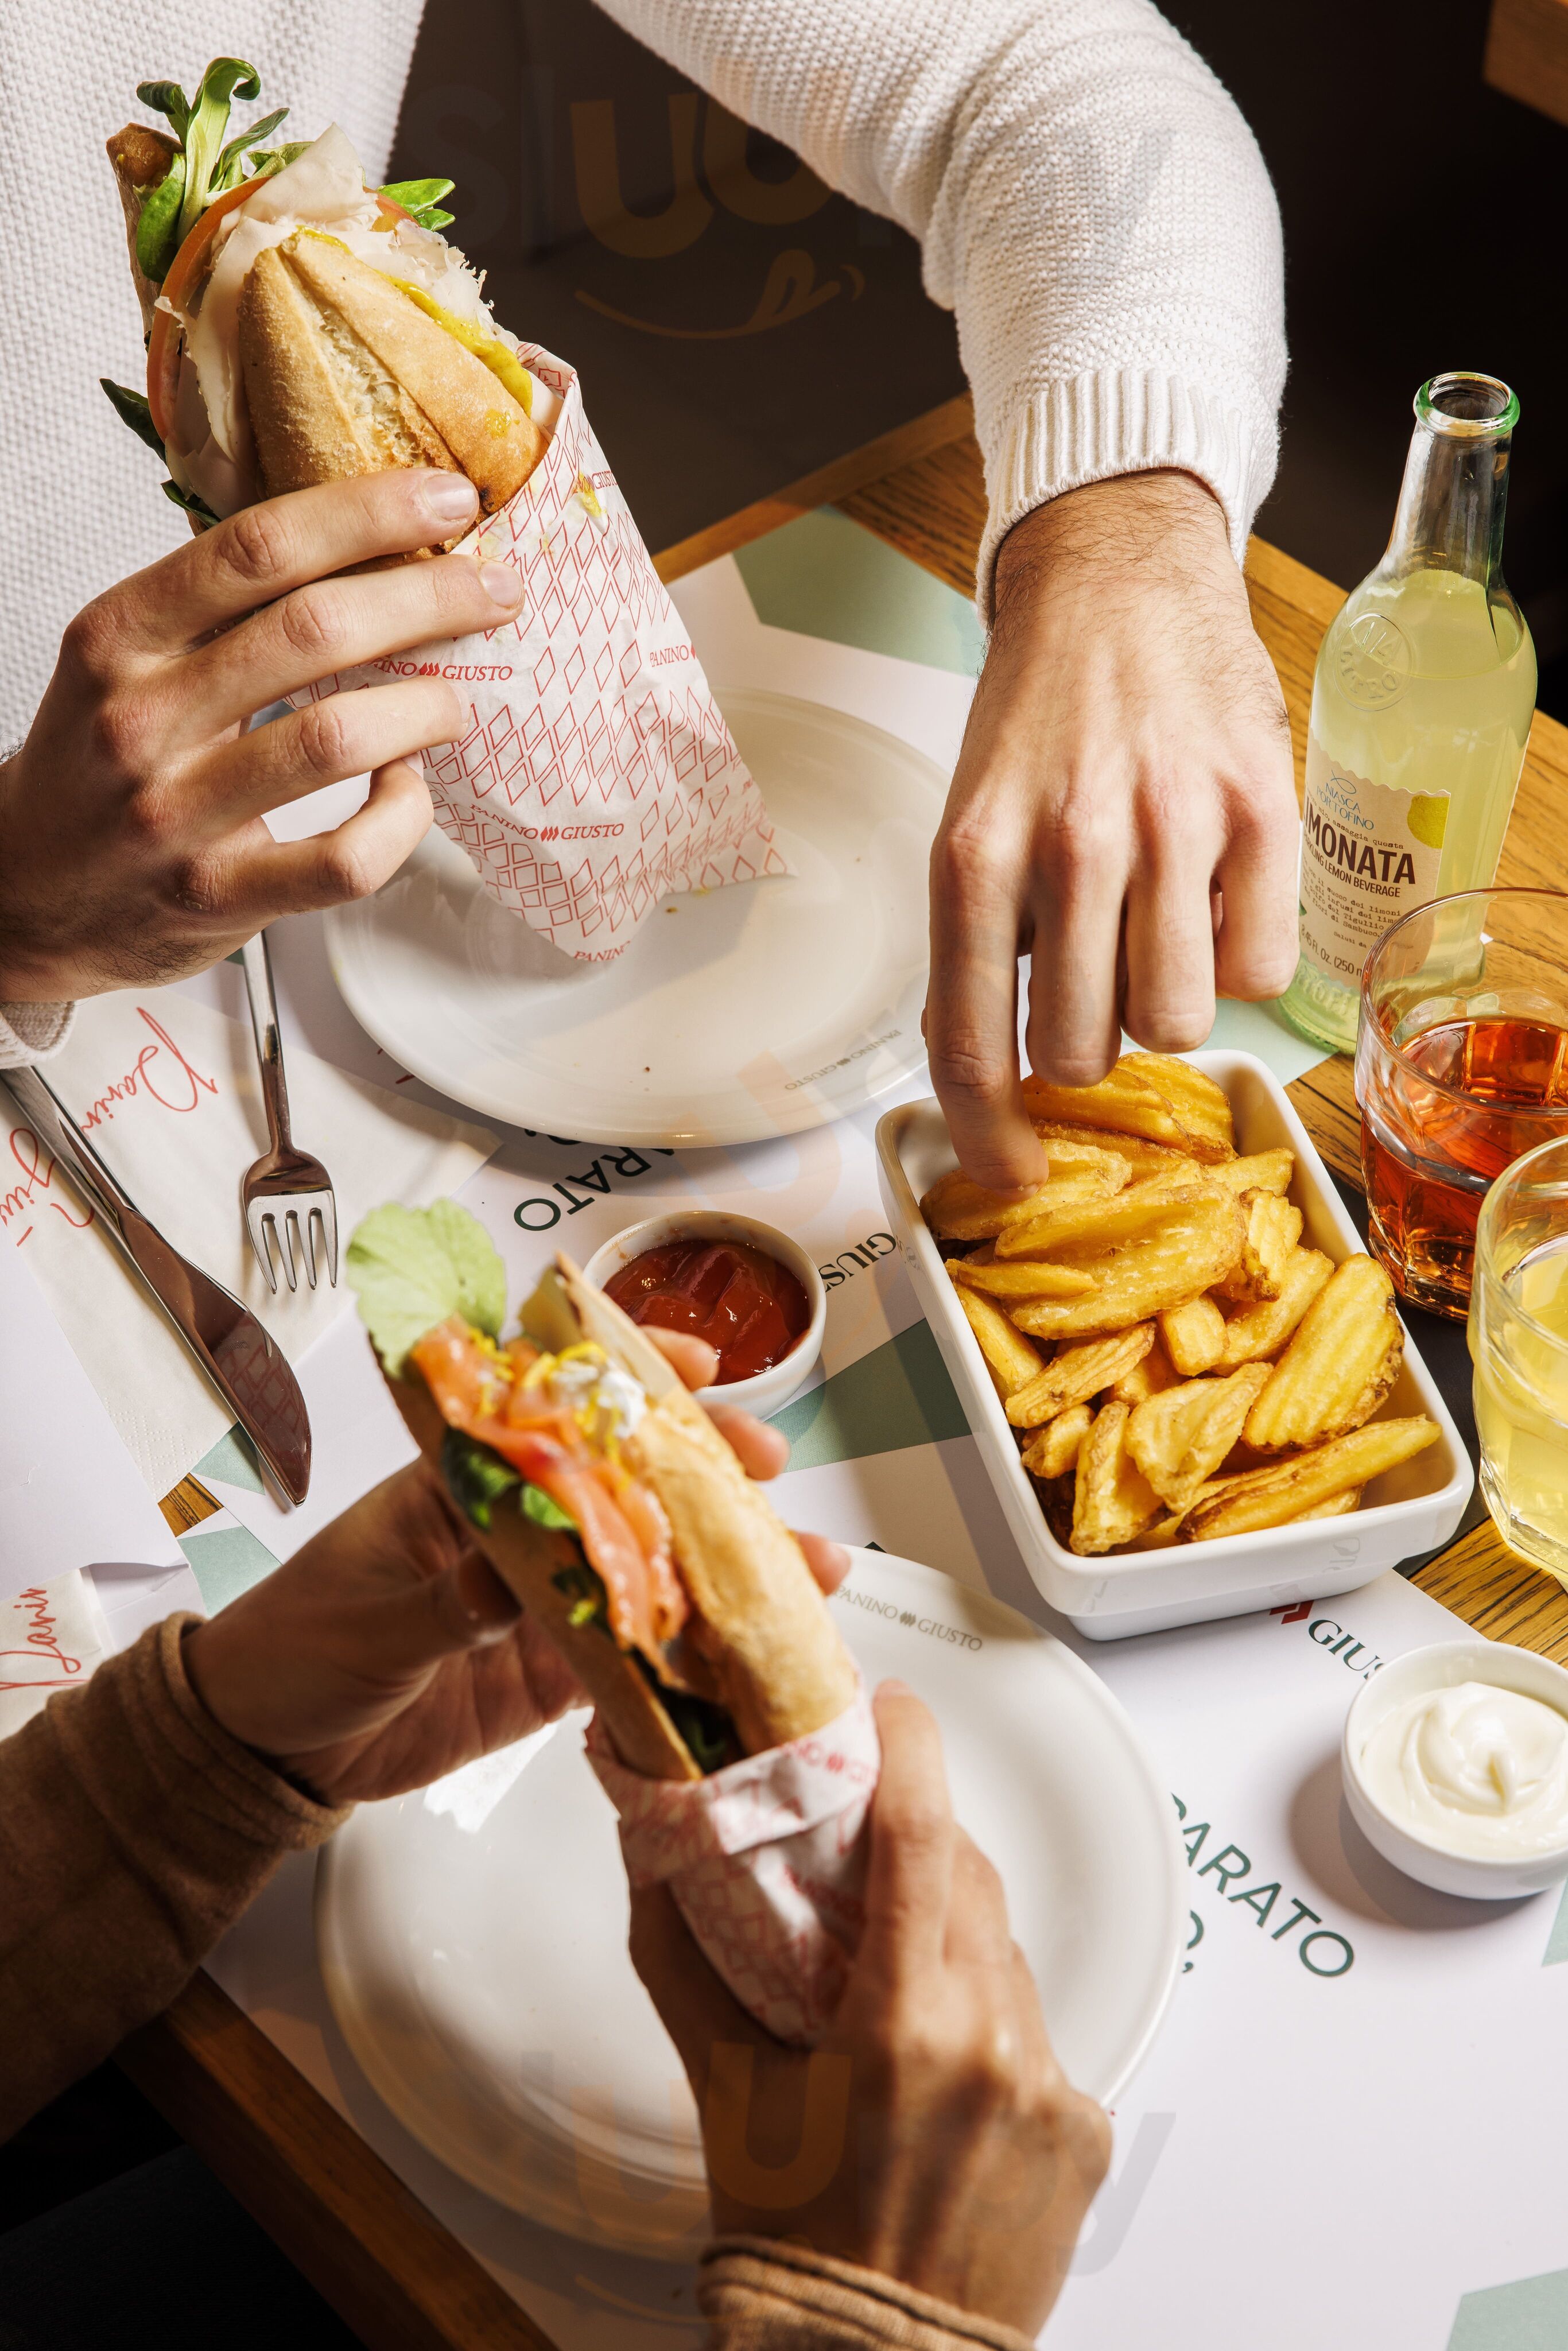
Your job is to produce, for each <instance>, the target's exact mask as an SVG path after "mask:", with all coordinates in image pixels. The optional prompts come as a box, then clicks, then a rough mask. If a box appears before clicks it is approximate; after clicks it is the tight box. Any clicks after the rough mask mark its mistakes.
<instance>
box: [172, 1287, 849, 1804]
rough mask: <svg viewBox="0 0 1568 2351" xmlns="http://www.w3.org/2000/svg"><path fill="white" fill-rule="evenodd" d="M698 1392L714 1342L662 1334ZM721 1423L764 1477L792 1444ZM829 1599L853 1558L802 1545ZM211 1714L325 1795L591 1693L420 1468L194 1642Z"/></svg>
mask: <svg viewBox="0 0 1568 2351" xmlns="http://www.w3.org/2000/svg"><path fill="white" fill-rule="evenodd" d="M659 1343H660V1344H661V1346H662V1347H663V1349H664V1353H667V1354H668V1355H669V1357H670V1359H671V1361H672V1362H673V1363H674V1364H675V1367H676V1369H677V1370H678V1371H679V1372H680V1373H681V1374H682V1376H683V1378H685V1381H686V1382H687V1384H688V1385H689V1386H692V1387H700V1386H701V1385H702V1384H704V1382H705V1381H706V1380H707V1379H709V1378H711V1376H712V1374H713V1368H714V1358H713V1350H712V1348H711V1347H706V1346H705V1345H703V1344H702V1343H701V1342H700V1341H697V1340H693V1339H686V1338H684V1337H682V1336H680V1335H679V1334H664V1333H662V1334H661V1336H660V1342H659ZM714 1419H715V1422H716V1426H718V1427H719V1428H720V1429H721V1431H722V1433H723V1435H724V1436H725V1437H726V1438H727V1440H728V1442H729V1444H730V1446H731V1447H732V1448H733V1450H734V1452H735V1454H736V1456H737V1459H738V1460H739V1462H740V1464H741V1467H742V1468H744V1469H745V1470H746V1471H747V1475H748V1476H750V1477H753V1478H758V1479H768V1478H772V1477H776V1476H777V1475H778V1473H779V1470H780V1469H782V1468H783V1467H784V1463H785V1460H786V1459H787V1458H788V1451H789V1448H788V1447H787V1446H786V1444H785V1442H784V1439H783V1438H782V1437H780V1436H779V1434H778V1432H777V1431H776V1430H774V1429H770V1428H766V1427H764V1426H763V1425H762V1423H761V1422H760V1421H757V1420H753V1419H752V1418H751V1416H750V1415H749V1414H747V1413H742V1412H735V1411H727V1412H725V1411H721V1412H719V1413H717V1414H716V1415H715V1416H714ZM800 1544H801V1548H802V1550H803V1551H804V1552H805V1554H806V1558H807V1560H808V1562H809V1563H810V1568H811V1571H812V1573H813V1574H814V1575H815V1576H816V1578H817V1580H818V1582H819V1583H821V1586H822V1588H823V1589H824V1590H825V1591H831V1590H832V1589H833V1588H834V1586H835V1585H836V1584H837V1583H839V1582H840V1581H841V1578H842V1575H843V1573H844V1569H845V1566H846V1564H847V1562H846V1560H845V1556H844V1553H843V1552H841V1550H840V1549H839V1546H838V1545H837V1544H836V1543H830V1542H826V1541H823V1540H822V1538H821V1537H820V1536H814V1535H805V1536H802V1537H800ZM185 1666H186V1671H187V1673H188V1674H189V1676H190V1678H191V1681H192V1683H193V1686H194V1687H195V1689H196V1690H197V1692H198V1694H199V1696H200V1697H201V1699H202V1701H203V1703H204V1706H205V1707H206V1708H207V1709H208V1711H209V1713H211V1714H212V1715H214V1717H215V1718H216V1719H217V1720H218V1721H219V1722H221V1723H222V1724H223V1726H224V1728H225V1729H226V1730H228V1731H231V1732H232V1733H233V1735H234V1736H235V1738H236V1739H239V1740H243V1741H244V1743H245V1744H246V1746H247V1747H254V1748H256V1750H258V1751H260V1752H261V1753H262V1754H264V1755H266V1756H267V1757H268V1759H269V1760H271V1761H273V1762H275V1763H277V1765H279V1766H280V1768H281V1769H282V1770H284V1771H287V1773H288V1774H289V1775H290V1777H292V1778H294V1779H297V1780H299V1781H301V1782H304V1783H306V1784H307V1785H308V1787H309V1788H310V1790H311V1792H313V1793H314V1794H316V1795H317V1796H319V1798H320V1800H321V1801H322V1802H324V1803H328V1804H344V1803H352V1802H372V1801H374V1800H375V1799H376V1798H378V1797H382V1796H392V1795H397V1794H399V1793H401V1792H402V1791H403V1790H404V1789H408V1788H417V1787H421V1786H423V1784H424V1782H427V1781H429V1780H434V1779H439V1778H440V1777H441V1775H442V1774H443V1773H444V1772H446V1771H455V1770H456V1769H457V1768H458V1766H459V1765H460V1764H463V1763H467V1762H470V1761H472V1760H473V1759H474V1757H475V1756H476V1755H486V1754H489V1753H491V1752H492V1751H493V1750H495V1749H497V1748H498V1747H505V1746H507V1745H508V1744H509V1743H510V1742H511V1741H512V1740H516V1739H521V1738H525V1737H526V1736H527V1735H528V1732H529V1731H531V1730H537V1729H539V1728H540V1726H541V1725H542V1724H544V1723H546V1722H552V1721H553V1720H554V1719H556V1717H557V1716H558V1715H559V1714H561V1713H562V1712H563V1711H564V1710H565V1708H567V1707H569V1706H570V1705H572V1704H573V1703H574V1702H575V1703H580V1702H581V1700H582V1691H581V1689H580V1687H579V1685H578V1682H577V1679H576V1677H575V1676H574V1675H573V1673H572V1672H571V1669H570V1667H569V1666H568V1665H567V1664H566V1663H565V1661H564V1660H563V1658H562V1656H561V1654H560V1651H559V1649H558V1648H557V1647H556V1646H554V1644H553V1643H552V1642H551V1641H550V1640H549V1638H548V1637H547V1635H545V1634H544V1632H543V1631H542V1629H541V1627H540V1624H539V1620H538V1616H537V1615H534V1614H523V1612H522V1611H521V1610H520V1609H519V1607H518V1604H517V1601H516V1600H515V1599H514V1598H513V1596H512V1594H511V1593H510V1592H508V1591H507V1587H506V1585H505V1584H504V1583H502V1582H501V1580H500V1578H499V1576H498V1575H497V1573H496V1572H495V1570H494V1569H493V1568H492V1567H491V1566H490V1565H489V1564H488V1562H487V1561H486V1558H485V1556H484V1554H483V1552H481V1551H480V1550H479V1548H478V1546H477V1545H476V1542H475V1540H474V1537H473V1534H472V1532H471V1531H470V1530H469V1527H468V1525H467V1523H466V1521H465V1520H464V1518H463V1516H462V1514H461V1512H460V1511H459V1510H457V1508H456V1506H455V1503H454V1502H453V1501H452V1499H451V1497H450V1495H449V1494H448V1492H447V1490H446V1488H445V1486H444V1483H443V1481H442V1479H441V1477H440V1474H439V1472H438V1471H437V1470H435V1469H434V1468H432V1467H431V1465H430V1464H428V1463H427V1462H424V1461H418V1462H415V1463H413V1466H412V1467H411V1468H407V1469H403V1470H400V1471H399V1472H398V1474H397V1475H396V1476H395V1477H393V1478H389V1479H386V1480H385V1481H384V1482H383V1483H382V1485H380V1486H377V1487H375V1488H374V1489H372V1490H371V1492H370V1493H368V1494H366V1495H365V1496H363V1498H362V1499H361V1500H360V1501H358V1502H356V1503H355V1504H354V1505H353V1506H352V1508H351V1509H350V1510H345V1511H344V1513H343V1515H342V1517H341V1518H340V1519H337V1520H334V1521H333V1523H332V1524H331V1525H330V1526H329V1527H327V1528H324V1529H323V1530H322V1531H321V1533H320V1534H319V1535H317V1536H316V1537H315V1538H314V1540H313V1541H310V1542H308V1543H307V1544H305V1546H304V1547H303V1548H302V1549H301V1550H300V1551H298V1552H296V1553H295V1555H294V1557H293V1558H292V1559H291V1560H288V1561H287V1562H285V1564H284V1565H283V1566H282V1567H280V1568H278V1569H277V1572H276V1573H274V1574H272V1575H270V1576H268V1577H267V1581H266V1582H265V1583H258V1584H257V1585H256V1586H255V1588H254V1589H253V1590H252V1591H250V1592H248V1593H246V1594H245V1595H244V1597H243V1598H242V1599H239V1600H236V1601H234V1602H231V1604H230V1605H229V1606H228V1607H227V1608H225V1609H224V1610H223V1611H222V1612H221V1613H220V1614H218V1615H216V1616H214V1617H213V1618H212V1619H211V1620H210V1621H209V1622H208V1623H207V1624H205V1625H199V1626H198V1627H197V1628H196V1630H195V1631H194V1632H193V1633H192V1634H190V1635H188V1637H187V1640H186V1643H185Z"/></svg>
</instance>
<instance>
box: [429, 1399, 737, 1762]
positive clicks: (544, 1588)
mask: <svg viewBox="0 0 1568 2351" xmlns="http://www.w3.org/2000/svg"><path fill="white" fill-rule="evenodd" d="M387 1384H388V1386H389V1387H390V1388H391V1390H392V1395H393V1397H394V1398H395V1400H396V1403H397V1407H398V1410H399V1411H400V1412H401V1413H402V1417H403V1421H404V1423H405V1425H406V1426H407V1428H408V1432H409V1434H410V1436H411V1437H413V1441H414V1443H415V1444H416V1445H417V1446H418V1447H419V1449H420V1451H421V1452H422V1453H423V1456H424V1458H425V1459H426V1460H427V1461H428V1462H429V1463H430V1464H431V1465H432V1467H433V1468H436V1470H437V1472H438V1474H439V1468H440V1461H441V1447H442V1443H443V1440H444V1437H445V1435H446V1423H445V1422H444V1420H443V1419H442V1417H441V1414H440V1412H439V1411H438V1410H437V1408H436V1405H435V1399H434V1396H433V1395H431V1393H430V1391H429V1389H428V1388H427V1387H426V1386H425V1385H424V1384H423V1381H422V1380H414V1379H406V1380H389V1381H388V1383H387ZM469 1532H470V1534H471V1535H472V1537H473V1539H474V1541H475V1542H476V1543H477V1544H478V1546H479V1548H480V1550H481V1551H482V1552H484V1553H485V1556H486V1559H487V1560H488V1561H489V1562H490V1564H491V1566H492V1567H493V1568H494V1569H495V1571H496V1573H497V1575H498V1576H499V1577H500V1579H501V1581H502V1583H504V1584H505V1585H506V1586H507V1590H508V1591H509V1592H510V1593H513V1595H514V1596H515V1597H516V1598H517V1600H518V1601H520V1602H521V1604H522V1605H523V1606H524V1607H525V1608H526V1609H527V1610H528V1614H529V1615H530V1616H532V1617H534V1618H536V1619H537V1621H538V1623H539V1624H540V1625H542V1626H543V1627H544V1629H545V1631H546V1632H547V1633H548V1634H549V1636H550V1639H551V1640H552V1641H553V1642H554V1643H555V1645H556V1647H557V1648H558V1649H559V1651H560V1653H561V1655H562V1656H563V1657H564V1658H565V1659H566V1661H567V1663H568V1665H569V1666H570V1667H571V1669H572V1671H573V1673H575V1674H576V1676H577V1678H578V1680H579V1681H580V1683H581V1684H582V1687H583V1688H584V1689H585V1690H586V1691H587V1692H588V1695H589V1697H590V1698H591V1699H592V1700H593V1703H594V1705H595V1706H596V1707H597V1708H598V1709H599V1712H600V1715H601V1719H602V1720H603V1723H604V1727H605V1729H606V1730H607V1731H608V1732H609V1733H610V1737H611V1740H612V1744H613V1746H614V1749H615V1751H616V1753H617V1754H618V1755H619V1756H620V1758H621V1760H622V1762H623V1763H624V1764H625V1765H626V1766H627V1768H628V1770H630V1771H640V1772H641V1773H642V1774H643V1778H644V1779H646V1780H698V1779H700V1778H701V1777H702V1774H701V1772H700V1771H698V1769H697V1766H696V1764H695V1762H694V1761H693V1760H692V1756H691V1753H690V1750H688V1749H687V1747H686V1744H685V1740H683V1739H682V1738H681V1737H680V1735H679V1733H678V1732H677V1730H676V1729H675V1727H674V1723H673V1722H672V1721H671V1720H670V1718H669V1716H668V1715H667V1714H666V1713H665V1711H664V1708H663V1706H661V1704H660V1703H659V1698H658V1696H657V1693H656V1692H655V1691H654V1690H653V1689H652V1688H651V1687H649V1684H648V1681H647V1677H645V1675H644V1674H643V1672H642V1670H641V1668H640V1667H638V1666H637V1665H636V1663H635V1662H634V1660H633V1659H632V1658H631V1657H629V1656H627V1655H626V1654H625V1652H624V1650H622V1649H618V1648H617V1647H616V1646H615V1644H614V1642H613V1641H611V1640H607V1639H606V1637H605V1635H604V1633H603V1631H602V1629H601V1628H600V1627H598V1626H595V1625H574V1624H573V1623H572V1621H571V1609H572V1603H571V1601H570V1599H569V1598H568V1596H567V1595H566V1593H563V1592H560V1591H559V1590H558V1589H557V1587H556V1585H555V1583H554V1582H553V1581H552V1579H553V1577H554V1576H555V1575H556V1574H558V1573H559V1571H560V1569H561V1568H562V1567H565V1566H568V1565H570V1563H571V1562H573V1561H575V1560H576V1559H577V1558H578V1557H579V1556H580V1554H579V1552H578V1549H577V1545H576V1544H575V1543H574V1542H573V1541H572V1540H571V1538H570V1535H560V1534H551V1533H550V1532H549V1530H548V1529H546V1528H544V1527H540V1526H536V1525H535V1523H534V1521H533V1520H532V1519H526V1518H525V1517H524V1516H523V1514H522V1512H521V1511H520V1510H508V1509H507V1505H506V1502H505V1499H502V1500H501V1501H499V1502H497V1504H496V1505H495V1507H494V1508H493V1509H492V1510H491V1512H490V1523H489V1526H488V1527H470V1529H469Z"/></svg>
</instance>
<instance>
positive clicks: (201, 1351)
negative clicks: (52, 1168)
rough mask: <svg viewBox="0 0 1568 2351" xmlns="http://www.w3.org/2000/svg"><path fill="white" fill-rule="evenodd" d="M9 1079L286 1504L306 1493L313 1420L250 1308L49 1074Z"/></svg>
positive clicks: (22, 1073) (8, 1075)
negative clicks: (190, 1251)
mask: <svg viewBox="0 0 1568 2351" xmlns="http://www.w3.org/2000/svg"><path fill="white" fill-rule="evenodd" d="M5 1083H6V1085H8V1086H9V1087H10V1089H11V1092H12V1093H13V1095H14V1096H15V1097H16V1103H17V1106H18V1108H19V1109H20V1110H21V1112H22V1114H23V1116H24V1117H25V1118H26V1119H27V1120H28V1121H29V1123H31V1125H32V1126H33V1128H34V1129H35V1131H36V1132H37V1135H38V1137H39V1140H40V1141H41V1142H42V1143H43V1144H45V1146H46V1147H47V1149H48V1150H49V1151H50V1152H52V1153H53V1155H54V1156H55V1158H56V1159H57V1161H58V1162H59V1164H60V1165H61V1167H62V1168H63V1169H64V1170H65V1172H66V1174H67V1175H68V1176H69V1178H70V1180H71V1182H72V1184H73V1185H74V1186H76V1189H77V1190H78V1192H79V1193H80V1194H81V1196H82V1197H83V1199H84V1200H86V1202H87V1204H88V1206H89V1207H90V1208H91V1209H93V1210H94V1211H95V1212H96V1213H97V1214H98V1215H99V1217H101V1218H102V1220H103V1224H104V1228H105V1230H106V1231H107V1232H108V1233H109V1234H110V1237H111V1238H113V1239H114V1240H115V1241H117V1242H118V1243H119V1245H120V1249H123V1251H124V1252H125V1255H126V1256H127V1257H128V1258H129V1259H131V1264H132V1265H133V1266H134V1267H135V1269H136V1270H137V1272H138V1273H139V1274H140V1275H141V1279H142V1280H143V1281H144V1282H145V1283H146V1285H147V1287H148V1289H149V1290H151V1291H152V1295H153V1297H154V1298H155V1299H156V1300H157V1301H158V1303H159V1305H160V1306H162V1309H163V1311H164V1312H165V1314H167V1316H168V1317H169V1320H170V1321H171V1322H172V1323H173V1325H174V1328H175V1329H176V1330H177V1331H178V1332H179V1333H180V1336H181V1337H182V1338H183V1340H184V1342H185V1344H186V1346H187V1347H188V1348H189V1349H190V1351H191V1353H192V1354H193V1355H194V1357H195V1359H196V1361H197V1363H198V1364H200V1365H201V1367H202V1370H203V1371H204V1373H205V1374H206V1375H207V1377H208V1379H209V1380H210V1381H211V1382H212V1384H213V1385H214V1387H215V1388H216V1390H217V1392H218V1394H219V1395H220V1396H222V1398H223V1400H224V1402H225V1405H227V1406H228V1408H229V1410H230V1411H231V1412H232V1413H233V1415H234V1416H235V1419H236V1420H237V1421H238V1423H239V1425H240V1426H241V1427H242V1428H243V1429H244V1430H245V1433H246V1436H247V1437H249V1438H250V1440H251V1443H252V1444H253V1445H254V1446H255V1447H256V1451H257V1453H258V1454H259V1455H260V1456H261V1458H262V1462H263V1464H264V1465H265V1467H266V1468H267V1469H269V1470H270V1471H271V1473H272V1475H273V1477H274V1478H275V1479H276V1480H277V1484H278V1486H279V1487H280V1488H281V1489H282V1491H283V1492H284V1494H285V1495H286V1496H287V1499H288V1500H289V1501H290V1502H302V1501H303V1500H304V1499H305V1497H306V1495H307V1494H308V1491H309V1489H310V1419H309V1415H308V1413H307V1411H306V1409H305V1398H304V1397H303V1396H302V1395H301V1394H300V1393H299V1383H298V1380H297V1379H296V1378H295V1376H294V1374H293V1372H292V1371H291V1370H290V1369H289V1366H288V1362H287V1357H286V1356H285V1355H284V1353H282V1350H281V1349H280V1348H279V1347H278V1346H277V1343H276V1342H275V1341H274V1340H273V1339H271V1338H270V1337H269V1336H268V1334H267V1332H266V1331H265V1330H264V1329H263V1328H262V1326H261V1324H260V1323H259V1322H257V1321H256V1316H255V1315H254V1314H253V1313H252V1312H251V1311H250V1310H249V1308H248V1307H246V1306H242V1305H241V1304H240V1301H239V1300H238V1299H237V1298H234V1297H231V1296H230V1294H229V1292H228V1291H227V1290H225V1289H224V1287H223V1286H222V1284H221V1283H220V1282H216V1281H214V1280H213V1279H212V1277H211V1276H210V1275H209V1274H205V1273H204V1272H203V1271H202V1270H201V1268H200V1267H199V1266H194V1265H192V1264H191V1262H190V1261H189V1259H186V1258H183V1257H182V1256H181V1255H180V1252H179V1250H178V1249H175V1248H174V1247H173V1246H172V1243H171V1242H169V1241H166V1240H165V1239H164V1238H163V1236H162V1233H161V1232H159V1230H158V1229H157V1227H156V1226H155V1225H152V1224H151V1223H150V1222H149V1221H148V1219H147V1218H146V1217H144V1216H143V1215H142V1214H141V1209H140V1208H138V1207H137V1206H136V1204H135V1202H134V1201H133V1200H132V1199H131V1196H130V1195H129V1193H128V1192H127V1191H126V1190H125V1187H124V1186H123V1185H122V1184H121V1183H120V1181H119V1179H118V1177H117V1176H115V1175H113V1174H111V1172H110V1169H109V1168H108V1167H107V1166H105V1165H104V1163H103V1161H102V1160H101V1159H100V1158H99V1155H98V1153H97V1152H96V1151H95V1150H94V1149H93V1147H92V1145H91V1144H90V1143H89V1141H88V1139H87V1137H86V1135H85V1134H82V1132H81V1130H80V1129H79V1128H78V1125H77V1123H76V1122H75V1120H74V1119H73V1118H72V1117H71V1114H70V1113H69V1111H68V1109H67V1108H66V1106H65V1104H64V1102H61V1100H60V1098H59V1096H58V1095H57V1093H56V1092H55V1091H54V1089H53V1087H52V1086H51V1085H50V1084H49V1082H48V1081H47V1078H45V1077H44V1076H43V1075H42V1073H41V1072H40V1071H37V1070H36V1069H23V1070H7V1071H5Z"/></svg>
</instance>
